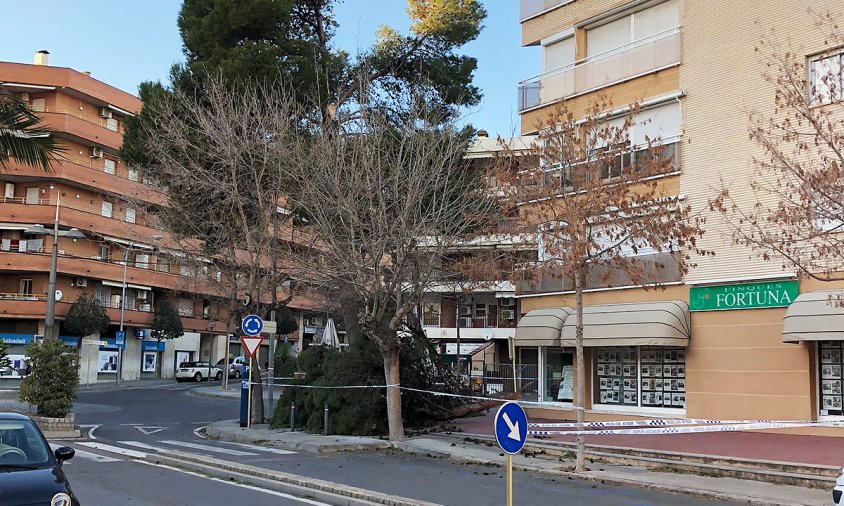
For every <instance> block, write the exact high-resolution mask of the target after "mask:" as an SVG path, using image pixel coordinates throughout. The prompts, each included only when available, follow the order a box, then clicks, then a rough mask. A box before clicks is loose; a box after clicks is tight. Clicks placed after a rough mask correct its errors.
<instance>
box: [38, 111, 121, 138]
mask: <svg viewBox="0 0 844 506" xmlns="http://www.w3.org/2000/svg"><path fill="white" fill-rule="evenodd" d="M35 112H47V113H53V114H67V115H68V116H73V117H74V118H77V119H81V120H82V121H85V122H87V123H91V124H92V125H97V126H101V127H103V128H105V129H107V130H109V131H111V132H115V133H119V134H122V133H123V122H122V121H117V130H112V129H111V128H108V119H107V118H103V117H102V116H100V115H96V116H93V115H91V114H83V113H81V112H79V111H78V110H76V109H68V108H65V107H44V110H43V111H35Z"/></svg>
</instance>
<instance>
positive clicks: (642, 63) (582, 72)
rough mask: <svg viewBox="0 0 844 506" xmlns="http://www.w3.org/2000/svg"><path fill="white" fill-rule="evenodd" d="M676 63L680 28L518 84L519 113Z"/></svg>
mask: <svg viewBox="0 0 844 506" xmlns="http://www.w3.org/2000/svg"><path fill="white" fill-rule="evenodd" d="M677 63H680V27H679V26H678V27H675V28H671V29H669V30H665V31H662V32H659V33H657V34H654V35H651V36H649V37H646V38H644V39H640V40H637V41H635V42H631V43H629V44H625V45H623V46H620V47H617V48H615V49H612V50H610V51H606V52H604V53H601V54H597V55H594V56H590V57H589V58H586V59H585V60H582V61H579V62H575V63H572V64H569V65H566V66H564V67H561V68H558V69H554V70H551V71H549V72H545V73H544V74H540V75H538V76H536V77H533V78H531V79H527V80H525V81H522V82H521V83H519V97H518V98H519V112H524V111H525V110H527V109H531V108H533V107H538V106H542V105H546V104H549V103H551V102H554V101H556V100H560V99H563V98H566V97H570V96H572V95H577V94H580V93H585V92H587V91H592V90H595V89H598V88H602V87H604V86H608V85H610V84H614V83H617V82H620V81H623V80H625V79H630V78H632V77H636V76H638V75H641V74H645V73H647V72H651V71H654V70H657V69H660V68H664V67H668V66H670V65H674V64H677Z"/></svg>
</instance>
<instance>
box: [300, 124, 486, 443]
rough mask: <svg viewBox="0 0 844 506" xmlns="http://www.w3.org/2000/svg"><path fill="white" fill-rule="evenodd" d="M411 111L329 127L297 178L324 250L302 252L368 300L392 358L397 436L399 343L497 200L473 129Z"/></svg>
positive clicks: (394, 434)
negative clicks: (345, 130)
mask: <svg viewBox="0 0 844 506" xmlns="http://www.w3.org/2000/svg"><path fill="white" fill-rule="evenodd" d="M419 118H420V116H419V115H411V118H410V119H409V120H408V122H407V123H404V124H402V125H401V126H398V127H397V126H395V124H394V123H393V124H391V121H388V120H387V119H386V118H385V117H384V116H382V115H379V114H378V111H377V110H368V111H365V118H364V119H365V121H363V122H362V123H361V124H362V125H363V127H362V129H361V131H359V132H357V133H355V134H349V135H342V136H341V135H335V134H332V133H330V132H323V133H320V134H318V135H316V136H315V137H314V138H313V139H311V141H310V144H309V145H308V146H307V148H306V149H305V150H303V159H302V163H299V164H296V166H295V167H294V168H295V169H297V170H298V172H296V173H294V174H291V176H292V177H291V179H292V180H295V181H299V182H300V184H298V185H297V186H296V187H295V188H294V189H292V191H291V192H290V193H289V199H290V202H291V206H292V207H293V208H295V209H297V210H299V211H301V212H302V213H303V214H304V215H305V217H306V219H307V222H308V225H307V228H308V231H309V233H311V234H313V236H314V237H315V238H316V240H317V242H318V243H319V250H320V251H319V254H318V255H312V256H311V257H309V258H302V259H301V260H300V261H301V262H306V261H307V262H311V264H312V265H313V267H314V269H315V270H317V271H318V272H320V273H321V274H322V275H324V276H325V277H326V278H327V279H329V280H330V282H331V283H332V284H333V285H334V286H336V287H337V289H338V291H339V292H341V293H343V294H345V295H344V296H346V297H349V299H350V300H353V301H355V302H356V303H357V304H359V307H360V310H359V312H358V314H357V320H358V323H359V325H360V328H361V329H362V330H363V332H364V334H365V335H366V336H367V337H369V338H370V339H372V340H373V341H375V342H376V343H377V344H378V346H379V348H380V351H381V354H382V356H383V360H384V376H385V380H386V385H387V394H386V401H387V416H388V426H389V436H390V439H394V440H395V439H401V438H403V437H404V426H403V423H402V414H401V397H400V390H399V385H400V383H401V379H400V374H399V347H400V344H401V339H402V336H403V328H404V322H405V320H406V318H407V317H409V316H411V315H412V313H413V311H414V309H415V308H416V307H417V306H418V305H419V304H420V303H421V302H422V296H423V293H424V292H425V291H426V289H428V288H429V287H430V286H431V285H432V284H433V283H435V282H437V281H439V280H438V278H437V274H438V273H439V266H440V261H441V258H442V257H443V256H444V254H445V252H447V251H449V250H450V248H452V247H453V246H454V245H455V244H456V243H458V242H459V241H461V240H464V239H465V238H466V237H468V236H471V235H472V234H474V233H476V232H478V231H479V230H480V228H481V227H482V226H483V225H484V223H485V220H486V219H487V218H488V217H489V216H490V215H491V214H492V211H493V209H494V205H495V203H494V201H492V200H491V199H490V198H489V194H488V192H485V191H484V190H483V183H484V178H483V177H481V176H480V175H479V174H478V173H476V172H474V171H468V170H466V167H465V163H464V161H463V154H464V152H465V149H466V146H467V141H468V139H467V137H466V136H465V135H462V134H461V133H460V132H458V131H456V130H455V129H454V128H453V127H452V126H449V125H446V126H445V127H437V128H432V127H429V126H427V124H424V123H423V122H422V121H420V120H419Z"/></svg>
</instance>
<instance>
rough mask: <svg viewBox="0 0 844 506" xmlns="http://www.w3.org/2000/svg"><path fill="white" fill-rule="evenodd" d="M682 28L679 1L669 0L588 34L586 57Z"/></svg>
mask: <svg viewBox="0 0 844 506" xmlns="http://www.w3.org/2000/svg"><path fill="white" fill-rule="evenodd" d="M679 25H680V8H679V2H678V1H677V0H670V1H668V2H663V3H661V4H659V5H655V6H653V7H650V8H648V9H644V10H641V11H638V12H634V13H633V14H630V15H628V16H624V17H623V18H620V19H616V20H614V21H610V22H609V23H606V24H603V25H601V26H597V27H595V28H591V29H589V30H587V32H586V56H587V57H592V56H597V55H600V54H602V53H606V52H608V51H612V50H613V49H616V48H619V47H621V46H624V45H625V44H629V43H631V42H635V41H638V40H642V39H645V38H648V37H653V36H654V35H657V34H659V33H662V32H665V31H667V30H671V29H672V28H676V27H677V26H679Z"/></svg>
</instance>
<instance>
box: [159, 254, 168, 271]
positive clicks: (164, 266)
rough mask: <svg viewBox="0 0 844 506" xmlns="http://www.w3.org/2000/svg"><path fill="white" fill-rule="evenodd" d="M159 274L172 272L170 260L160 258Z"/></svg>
mask: <svg viewBox="0 0 844 506" xmlns="http://www.w3.org/2000/svg"><path fill="white" fill-rule="evenodd" d="M158 272H170V259H169V258H166V257H158Z"/></svg>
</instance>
